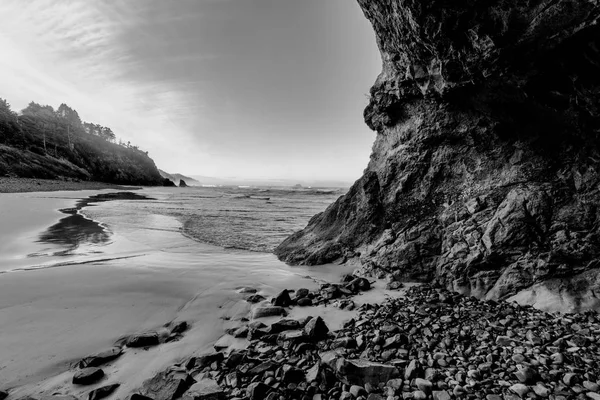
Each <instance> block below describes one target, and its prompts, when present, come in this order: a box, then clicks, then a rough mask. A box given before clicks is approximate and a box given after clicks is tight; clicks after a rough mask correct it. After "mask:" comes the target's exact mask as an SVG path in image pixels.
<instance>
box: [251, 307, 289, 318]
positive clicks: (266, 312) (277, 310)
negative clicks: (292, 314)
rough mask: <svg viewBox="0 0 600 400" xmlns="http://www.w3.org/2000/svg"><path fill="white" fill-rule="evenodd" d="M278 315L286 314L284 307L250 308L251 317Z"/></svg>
mask: <svg viewBox="0 0 600 400" xmlns="http://www.w3.org/2000/svg"><path fill="white" fill-rule="evenodd" d="M279 315H283V316H285V315H287V311H285V308H283V307H277V306H267V307H257V308H255V309H254V310H252V319H258V318H266V317H276V316H279Z"/></svg>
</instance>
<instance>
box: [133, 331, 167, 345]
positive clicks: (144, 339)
mask: <svg viewBox="0 0 600 400" xmlns="http://www.w3.org/2000/svg"><path fill="white" fill-rule="evenodd" d="M159 343H160V340H159V337H158V333H156V332H145V333H138V334H135V335H131V336H130V337H129V338H127V341H126V342H125V345H126V346H127V347H147V346H156V345H157V344H159Z"/></svg>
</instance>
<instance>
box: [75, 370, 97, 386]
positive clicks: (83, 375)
mask: <svg viewBox="0 0 600 400" xmlns="http://www.w3.org/2000/svg"><path fill="white" fill-rule="evenodd" d="M103 377H104V371H102V370H101V369H100V368H84V369H82V370H79V371H77V372H76V373H75V375H73V384H75V385H91V384H92V383H96V382H98V381H99V380H100V379H102V378H103Z"/></svg>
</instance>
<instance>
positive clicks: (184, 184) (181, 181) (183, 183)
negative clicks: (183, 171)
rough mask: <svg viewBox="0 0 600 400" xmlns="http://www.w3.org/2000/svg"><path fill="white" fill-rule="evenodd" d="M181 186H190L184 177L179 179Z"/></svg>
mask: <svg viewBox="0 0 600 400" xmlns="http://www.w3.org/2000/svg"><path fill="white" fill-rule="evenodd" d="M179 187H188V185H187V183H185V181H184V180H183V179H180V180H179Z"/></svg>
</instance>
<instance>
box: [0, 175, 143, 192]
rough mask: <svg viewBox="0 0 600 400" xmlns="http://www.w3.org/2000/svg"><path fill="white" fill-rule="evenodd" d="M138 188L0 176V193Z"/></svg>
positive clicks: (77, 181)
mask: <svg viewBox="0 0 600 400" xmlns="http://www.w3.org/2000/svg"><path fill="white" fill-rule="evenodd" d="M100 189H124V190H134V189H138V188H137V187H133V186H122V185H115V184H112V183H105V182H90V181H80V180H56V179H35V178H9V177H0V193H26V192H57V191H64V190H100Z"/></svg>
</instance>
